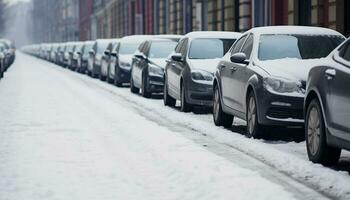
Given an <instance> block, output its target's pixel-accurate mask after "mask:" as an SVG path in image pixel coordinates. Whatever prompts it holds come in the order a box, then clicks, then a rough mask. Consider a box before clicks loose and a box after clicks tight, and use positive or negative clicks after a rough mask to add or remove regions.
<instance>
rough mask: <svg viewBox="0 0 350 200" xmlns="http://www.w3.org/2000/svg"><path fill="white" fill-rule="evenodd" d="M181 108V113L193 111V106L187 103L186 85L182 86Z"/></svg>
mask: <svg viewBox="0 0 350 200" xmlns="http://www.w3.org/2000/svg"><path fill="white" fill-rule="evenodd" d="M180 101H181V106H180V110H181V112H190V111H191V110H192V105H191V104H189V103H188V102H187V99H186V87H185V84H184V83H182V84H181V100H180Z"/></svg>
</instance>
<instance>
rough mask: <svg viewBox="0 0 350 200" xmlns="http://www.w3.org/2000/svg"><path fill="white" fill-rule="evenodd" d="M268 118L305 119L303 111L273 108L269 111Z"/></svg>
mask: <svg viewBox="0 0 350 200" xmlns="http://www.w3.org/2000/svg"><path fill="white" fill-rule="evenodd" d="M267 116H269V117H272V118H278V119H288V118H292V119H304V117H303V110H299V109H291V108H285V107H283V108H281V107H271V108H270V109H269V110H268V111H267Z"/></svg>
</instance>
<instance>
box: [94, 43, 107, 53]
mask: <svg viewBox="0 0 350 200" xmlns="http://www.w3.org/2000/svg"><path fill="white" fill-rule="evenodd" d="M108 45H109V42H101V43H98V44H97V53H100V54H102V53H103V52H104V51H105V50H106V49H107V47H108Z"/></svg>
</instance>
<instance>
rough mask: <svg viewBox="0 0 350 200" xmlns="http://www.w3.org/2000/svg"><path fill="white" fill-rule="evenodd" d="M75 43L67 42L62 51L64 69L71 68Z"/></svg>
mask: <svg viewBox="0 0 350 200" xmlns="http://www.w3.org/2000/svg"><path fill="white" fill-rule="evenodd" d="M75 45H76V42H67V43H66V49H65V51H64V54H63V55H64V67H67V68H71V67H72V60H73V53H74V49H75Z"/></svg>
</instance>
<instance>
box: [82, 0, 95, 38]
mask: <svg viewBox="0 0 350 200" xmlns="http://www.w3.org/2000/svg"><path fill="white" fill-rule="evenodd" d="M93 3H94V1H93V0H79V39H80V40H82V41H85V40H88V39H90V38H91V15H92V12H93V6H94V4H93Z"/></svg>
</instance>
